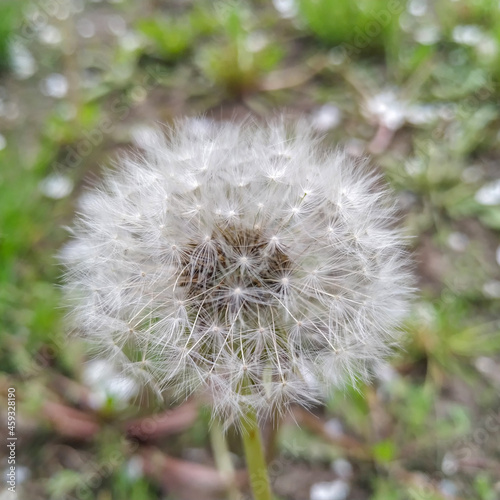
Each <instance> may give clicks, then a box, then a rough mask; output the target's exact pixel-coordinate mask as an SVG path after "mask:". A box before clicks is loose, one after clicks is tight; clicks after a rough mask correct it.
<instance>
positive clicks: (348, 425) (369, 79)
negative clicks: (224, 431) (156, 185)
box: [0, 0, 500, 500]
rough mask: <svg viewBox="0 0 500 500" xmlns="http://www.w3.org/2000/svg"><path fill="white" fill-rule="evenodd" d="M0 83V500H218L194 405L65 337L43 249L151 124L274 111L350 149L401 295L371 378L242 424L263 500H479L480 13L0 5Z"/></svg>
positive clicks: (491, 194) (490, 338) (491, 80)
mask: <svg viewBox="0 0 500 500" xmlns="http://www.w3.org/2000/svg"><path fill="white" fill-rule="evenodd" d="M0 72H1V73H0V326H1V328H0V395H1V403H0V408H1V411H2V417H1V421H2V431H1V433H0V435H2V436H4V435H6V432H5V422H6V421H7V419H6V409H7V394H8V388H9V387H14V388H15V390H16V396H17V398H16V403H17V406H16V411H17V427H16V433H17V436H18V438H19V439H18V441H17V457H16V459H17V463H16V466H17V490H16V491H17V497H14V496H13V495H12V493H11V492H9V491H8V490H7V486H8V485H7V483H6V482H5V481H2V483H1V484H0V499H1V500H6V499H11V498H18V499H20V500H39V499H44V500H61V499H62V500H65V499H71V500H84V499H85V500H86V499H97V500H152V499H179V500H184V499H200V500H204V499H218V498H220V499H221V498H224V493H223V490H224V486H223V481H222V480H221V478H220V476H219V475H218V473H217V470H216V468H215V465H214V450H216V449H217V443H216V441H214V438H213V436H212V438H211V436H210V433H209V414H208V412H207V411H206V410H204V409H203V408H199V406H198V405H197V404H196V402H194V401H188V402H186V403H183V404H180V405H179V403H172V404H170V402H168V401H167V403H166V405H164V406H161V405H159V404H158V402H157V401H155V400H154V399H153V398H150V397H148V396H147V395H144V394H142V393H141V392H140V391H139V389H138V388H137V387H135V386H134V383H133V382H132V381H130V380H126V379H125V380H124V379H122V378H120V377H119V376H118V374H117V373H114V372H113V370H112V368H110V367H109V366H108V365H106V364H103V363H100V362H97V361H93V362H91V363H85V361H86V356H85V346H84V345H83V344H82V343H81V342H77V341H73V340H71V341H69V340H66V337H65V331H64V325H63V317H64V310H63V309H62V307H61V303H62V302H61V296H60V290H59V288H58V284H59V283H60V274H61V269H60V268H59V267H58V266H57V259H56V258H55V255H56V254H57V252H58V250H59V249H60V248H61V246H62V245H63V244H64V241H65V239H66V238H67V231H66V229H65V226H67V225H69V224H70V223H71V220H72V217H73V211H74V207H75V200H77V198H78V196H79V194H80V193H81V191H82V189H85V187H86V186H89V185H91V184H92V183H94V182H95V181H96V180H97V179H98V178H99V176H100V175H101V172H102V168H106V165H108V166H109V165H110V163H111V161H112V159H113V158H115V157H116V155H117V154H118V153H120V152H121V151H124V150H127V149H128V148H130V147H131V145H133V144H134V142H135V143H137V142H138V141H139V143H140V140H141V137H145V134H144V132H146V136H147V131H148V129H150V128H151V127H153V126H155V124H156V123H158V122H171V121H172V119H174V118H175V117H179V116H186V115H187V116H198V115H200V114H202V115H205V116H207V117H210V118H213V119H216V120H220V119H227V118H234V119H240V118H244V117H245V116H247V115H248V114H251V115H253V116H256V117H257V118H262V119H265V118H266V117H268V116H272V115H273V114H276V113H277V112H280V111H285V112H286V113H287V114H288V115H289V116H290V117H292V118H293V117H297V116H305V117H306V119H307V120H308V121H309V123H310V126H311V127H312V128H314V129H315V130H317V132H318V133H319V134H322V135H323V136H324V137H325V142H326V143H327V144H341V145H343V146H344V147H345V148H347V150H348V151H349V153H350V154H352V155H354V156H359V155H365V154H370V155H371V156H372V158H373V164H374V168H376V169H379V170H380V171H381V172H383V174H384V176H385V177H386V178H387V180H388V182H389V183H390V184H391V185H392V186H393V187H394V189H395V190H396V192H397V197H398V203H399V205H400V209H401V213H402V214H403V224H404V225H405V226H406V227H407V230H408V232H409V233H410V234H412V235H414V238H413V239H412V250H413V252H414V254H415V261H416V273H417V274H418V280H419V288H420V293H419V295H418V298H417V300H416V301H415V304H414V307H413V312H412V315H411V317H410V318H409V319H408V321H407V323H406V324H405V330H406V331H407V336H406V339H407V340H406V342H405V345H404V349H402V351H401V352H400V353H398V354H397V355H396V356H395V357H394V359H392V360H391V363H390V364H388V365H387V367H386V369H385V370H383V372H381V373H380V374H379V376H378V379H377V380H376V381H375V383H374V384H373V385H371V386H367V387H365V386H361V387H359V388H358V390H354V389H353V390H352V391H350V392H348V393H347V394H345V393H339V394H335V395H334V397H332V398H331V399H330V400H329V401H328V402H327V404H326V405H325V406H324V407H318V408H315V409H314V410H313V412H312V413H311V414H308V413H305V412H304V411H301V410H299V409H297V410H296V411H294V414H293V415H292V417H290V418H289V419H287V420H285V421H283V422H282V425H281V428H280V430H279V432H273V430H272V429H271V428H269V429H265V436H266V442H267V444H268V448H269V450H268V451H269V460H270V464H271V476H272V482H273V485H274V490H275V492H276V495H277V498H280V499H282V500H285V499H286V500H309V499H311V500H346V499H352V500H357V499H359V500H365V499H372V500H406V499H408V500H438V499H440V500H442V499H457V500H458V499H468V500H469V499H478V500H495V499H498V498H500V446H499V444H500V437H499V436H500V396H499V394H500V334H499V331H500V316H499V312H500V309H499V299H500V233H499V231H500V165H499V159H500V133H499V125H500V108H499V106H498V100H499V96H500V88H499V82H500V6H499V4H498V1H497V0H455V1H452V0H427V1H426V0H408V1H406V0H389V1H388V2H387V1H382V0H358V1H356V2H353V1H352V0H335V1H333V0H274V1H273V2H265V1H257V0H255V1H251V2H243V1H241V2H237V1H229V0H215V1H208V0H206V1H205V0H200V1H188V0H178V1H167V0H145V1H141V2H138V1H136V2H133V1H131V0H108V1H106V0H102V1H100V0H96V1H84V0H33V1H27V0H26V1H25V0H1V2H0ZM294 420H295V421H296V422H298V423H299V424H300V426H297V425H296V424H295V422H294ZM229 443H230V447H231V451H232V452H233V453H234V456H233V459H234V463H235V466H236V468H237V469H238V470H242V469H243V467H244V464H243V463H242V461H241V458H240V457H241V454H240V451H241V450H240V448H239V446H240V445H239V444H238V440H237V439H235V436H232V435H231V433H230V434H229ZM7 451H8V450H7V448H6V447H5V446H4V444H2V447H1V451H0V456H1V457H2V461H1V466H0V467H1V471H2V475H4V471H6V470H7V460H6V453H7ZM237 481H238V482H239V483H241V484H244V483H245V477H244V474H243V473H240V472H238V473H237Z"/></svg>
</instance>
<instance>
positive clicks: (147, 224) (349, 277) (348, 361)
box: [61, 120, 411, 420]
mask: <svg viewBox="0 0 500 500" xmlns="http://www.w3.org/2000/svg"><path fill="white" fill-rule="evenodd" d="M394 219H395V209H394V204H393V203H392V201H391V197H390V195H389V194H388V193H387V192H386V190H385V189H384V188H383V187H381V182H380V179H379V178H378V177H377V176H376V175H374V174H373V173H372V172H371V171H370V169H369V167H368V165H367V162H366V161H360V160H353V159H352V158H350V157H349V156H347V155H346V154H345V153H344V152H342V151H341V150H333V151H325V149H324V147H323V146H322V145H321V144H320V143H319V140H318V139H317V138H315V137H314V136H313V135H312V133H311V132H310V131H309V130H308V129H307V126H306V125H305V123H298V124H294V125H292V126H287V125H286V124H285V122H284V121H283V120H278V121H276V122H273V123H270V124H269V125H267V126H259V125H257V124H252V123H246V124H243V125H238V124H235V123H222V124H215V123H211V122H207V123H205V124H204V126H200V123H199V120H198V121H192V120H185V121H180V122H178V123H176V124H175V126H174V127H173V128H171V129H168V130H166V131H157V132H156V133H154V134H150V135H149V136H148V143H147V144H146V145H143V149H142V150H140V151H138V152H136V153H134V154H131V155H129V156H127V157H126V158H123V159H122V160H120V161H119V162H118V163H117V166H116V168H115V169H114V170H113V171H112V172H110V173H109V174H107V175H106V177H105V179H104V180H103V182H102V184H101V185H100V186H99V187H97V188H94V189H93V190H91V191H90V192H89V193H87V194H86V195H85V196H84V197H83V198H82V200H81V203H80V207H79V211H78V216H77V219H76V222H75V225H74V231H73V235H74V236H73V239H72V241H71V242H70V243H69V244H68V245H67V246H66V247H65V248H64V249H63V251H62V253H61V258H62V261H63V262H64V264H65V266H66V269H67V271H66V285H65V286H66V290H67V296H68V298H69V299H70V303H71V313H72V314H71V316H72V318H73V320H74V324H75V327H76V329H77V331H78V332H80V333H81V334H82V335H83V336H84V337H86V338H87V339H88V340H89V341H90V343H91V345H93V346H94V347H95V351H96V352H97V353H98V355H99V356H103V355H105V356H107V357H108V358H110V359H111V358H112V359H113V362H115V363H117V364H119V365H121V367H122V369H123V371H124V372H125V373H127V375H128V376H133V375H136V376H137V378H138V379H140V380H141V381H142V382H143V383H146V382H147V383H150V384H154V385H155V387H156V388H157V390H158V391H161V390H164V389H169V390H171V391H173V392H174V393H175V394H177V395H178V396H179V397H185V396H187V395H189V394H191V393H193V392H196V391H205V392H208V393H209V394H210V395H211V398H212V401H213V405H214V410H215V413H216V414H218V415H220V416H223V417H225V418H228V419H229V420H231V419H235V418H236V417H238V416H239V415H240V414H241V413H242V412H245V411H246V408H247V407H248V406H251V407H252V408H254V409H256V410H257V412H258V413H259V415H260V416H265V415H267V414H269V413H270V412H271V411H272V410H273V409H278V410H280V411H284V410H286V409H287V407H288V406H289V405H290V404H292V403H298V404H301V405H308V404H312V403H315V402H317V401H320V400H321V399H322V398H323V397H324V395H325V394H326V393H327V392H328V390H330V389H332V388H339V387H343V386H345V385H346V384H351V383H355V382H356V381H357V380H366V379H369V378H370V377H371V375H372V373H373V372H374V370H376V368H377V366H378V365H379V364H380V363H381V362H382V361H383V360H384V358H385V357H386V356H387V354H388V353H389V352H390V350H391V348H392V347H393V346H394V344H395V342H396V341H397V338H398V326H399V324H400V322H401V320H402V318H403V317H404V315H405V313H406V310H407V304H408V299H409V297H410V295H411V276H410V273H409V272H408V257H407V254H406V250H405V244H404V238H403V237H402V234H401V232H400V231H399V230H398V229H397V228H395V227H394Z"/></svg>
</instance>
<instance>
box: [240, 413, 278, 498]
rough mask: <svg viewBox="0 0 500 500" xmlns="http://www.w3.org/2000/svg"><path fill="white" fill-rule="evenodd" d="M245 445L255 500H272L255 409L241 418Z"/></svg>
mask: <svg viewBox="0 0 500 500" xmlns="http://www.w3.org/2000/svg"><path fill="white" fill-rule="evenodd" d="M241 427H242V438H243V447H244V449H245V459H246V463H247V470H248V476H249V478H250V485H251V486H252V492H253V496H254V499H255V500H272V495H271V486H270V484H269V476H268V474H267V465H266V459H265V454H264V448H263V446H262V439H261V435H260V429H259V423H258V421H257V416H256V414H255V411H253V410H248V411H247V413H246V415H244V416H243V417H242V418H241Z"/></svg>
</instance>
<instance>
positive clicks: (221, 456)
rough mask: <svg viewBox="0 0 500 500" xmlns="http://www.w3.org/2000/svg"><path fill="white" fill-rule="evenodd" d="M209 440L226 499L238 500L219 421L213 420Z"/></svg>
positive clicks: (230, 463) (238, 494)
mask: <svg viewBox="0 0 500 500" xmlns="http://www.w3.org/2000/svg"><path fill="white" fill-rule="evenodd" d="M210 439H211V443H212V452H213V454H214V459H215V463H216V464H217V468H218V469H219V472H220V473H221V475H222V477H223V478H224V481H225V482H226V485H227V498H228V499H229V500H239V499H240V498H241V495H240V492H239V491H238V488H237V486H236V478H235V474H234V467H233V463H232V461H231V454H230V452H229V448H228V446H227V441H226V437H225V436H224V431H223V429H222V426H221V424H220V422H219V420H217V419H214V420H213V422H212V424H211V426H210Z"/></svg>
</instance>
